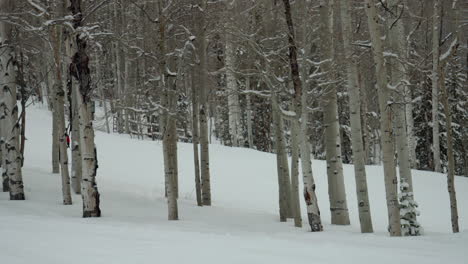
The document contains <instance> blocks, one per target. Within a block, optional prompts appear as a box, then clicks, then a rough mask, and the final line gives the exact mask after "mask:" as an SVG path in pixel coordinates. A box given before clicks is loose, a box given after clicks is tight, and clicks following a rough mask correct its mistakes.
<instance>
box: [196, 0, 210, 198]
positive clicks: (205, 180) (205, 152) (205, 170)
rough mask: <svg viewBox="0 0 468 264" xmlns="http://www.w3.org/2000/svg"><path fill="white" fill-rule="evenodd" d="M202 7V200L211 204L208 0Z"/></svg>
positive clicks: (200, 49) (200, 18)
mask: <svg viewBox="0 0 468 264" xmlns="http://www.w3.org/2000/svg"><path fill="white" fill-rule="evenodd" d="M199 4H200V7H201V9H202V10H203V11H199V12H200V17H199V25H198V27H199V28H198V31H199V37H198V40H199V42H198V44H199V47H198V51H199V58H200V66H199V85H200V87H199V91H200V97H199V99H200V110H199V113H200V115H199V118H200V148H201V153H200V165H201V166H200V167H201V171H200V172H201V181H202V201H203V205H208V206H209V205H211V183H210V177H211V176H210V156H209V141H208V87H207V75H208V71H207V61H206V60H207V58H206V39H205V24H206V21H205V16H206V14H205V13H204V12H206V0H199Z"/></svg>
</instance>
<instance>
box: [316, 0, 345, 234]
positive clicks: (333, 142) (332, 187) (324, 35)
mask: <svg viewBox="0 0 468 264" xmlns="http://www.w3.org/2000/svg"><path fill="white" fill-rule="evenodd" d="M334 15H335V14H334V12H333V5H331V1H327V0H321V1H320V48H321V52H322V54H323V58H322V61H323V62H322V69H323V72H324V74H325V76H327V77H328V79H327V80H326V81H327V82H333V80H332V79H331V77H332V74H331V73H332V71H333V69H332V60H333V58H334V51H333V37H332V35H333V23H332V22H333V19H334ZM324 89H325V91H324V98H323V102H322V104H323V121H324V123H325V124H324V126H325V147H326V157H327V176H328V195H329V199H330V211H331V223H332V224H336V225H349V223H350V222H349V213H348V205H347V201H346V191H345V185H344V176H343V163H342V160H341V140H340V131H339V120H338V105H337V97H336V86H335V84H327V85H324Z"/></svg>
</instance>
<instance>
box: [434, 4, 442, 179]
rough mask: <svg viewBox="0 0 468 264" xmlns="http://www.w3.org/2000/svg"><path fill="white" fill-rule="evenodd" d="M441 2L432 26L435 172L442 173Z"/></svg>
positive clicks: (436, 8)
mask: <svg viewBox="0 0 468 264" xmlns="http://www.w3.org/2000/svg"><path fill="white" fill-rule="evenodd" d="M441 5H442V3H441V0H434V15H433V26H432V151H433V152H434V156H433V163H434V171H436V172H442V168H441V166H440V136H439V84H440V82H439V79H440V76H439V74H440V73H439V69H440V67H439V56H440V46H439V43H440V27H441V26H442V25H441V21H440V19H441V14H442V7H441Z"/></svg>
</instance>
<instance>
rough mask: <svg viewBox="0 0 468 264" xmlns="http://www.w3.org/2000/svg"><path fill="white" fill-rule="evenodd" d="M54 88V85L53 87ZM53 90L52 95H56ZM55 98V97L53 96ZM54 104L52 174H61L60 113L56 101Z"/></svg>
mask: <svg viewBox="0 0 468 264" xmlns="http://www.w3.org/2000/svg"><path fill="white" fill-rule="evenodd" d="M51 87H53V85H51ZM53 90H54V89H53V88H52V89H51V92H50V94H51V95H52V94H54V92H53ZM51 97H52V98H53V96H51ZM50 103H52V173H59V171H60V161H59V160H60V156H59V155H60V154H59V151H60V146H59V133H58V116H57V115H58V113H57V109H56V106H55V102H54V100H53V99H52V100H50Z"/></svg>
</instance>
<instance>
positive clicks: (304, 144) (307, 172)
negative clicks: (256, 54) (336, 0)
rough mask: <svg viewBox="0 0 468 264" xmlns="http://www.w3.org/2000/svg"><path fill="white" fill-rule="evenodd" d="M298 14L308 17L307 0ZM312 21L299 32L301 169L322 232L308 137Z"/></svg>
mask: <svg viewBox="0 0 468 264" xmlns="http://www.w3.org/2000/svg"><path fill="white" fill-rule="evenodd" d="M298 14H299V16H300V19H306V18H307V0H301V1H299V6H298ZM309 23H310V21H307V20H306V21H304V22H303V23H301V24H299V32H298V34H297V35H298V36H297V39H298V42H299V45H301V44H302V49H303V51H302V52H299V56H300V57H301V64H300V70H301V82H302V84H304V91H305V92H304V93H303V94H302V96H301V107H302V109H301V111H300V113H301V122H300V127H299V135H298V137H299V149H300V155H301V169H302V179H303V184H304V189H303V195H304V200H305V204H306V211H307V219H308V222H309V226H310V230H311V232H320V231H323V226H322V220H321V218H320V209H319V206H318V201H317V195H316V193H315V181H314V177H313V173H312V157H311V154H310V151H311V148H310V143H309V140H308V138H307V122H308V115H309V112H308V110H307V108H308V105H307V85H306V84H307V80H308V74H309V73H308V69H309V68H308V67H307V63H306V60H307V58H309V57H310V55H311V54H310V53H311V52H310V51H311V45H312V44H311V42H312V41H311V39H310V37H308V36H309V35H310V34H309V32H308V31H309V28H308V27H307V25H309Z"/></svg>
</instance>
